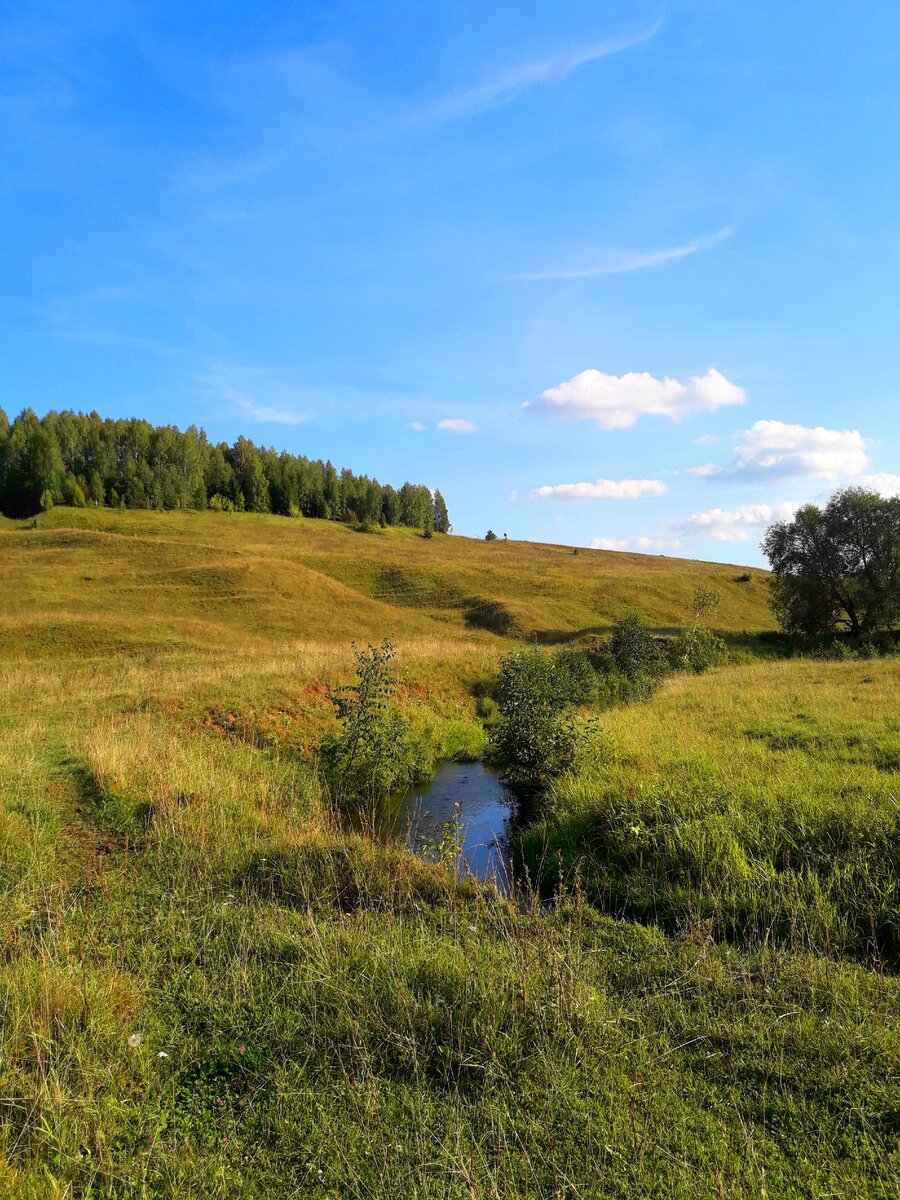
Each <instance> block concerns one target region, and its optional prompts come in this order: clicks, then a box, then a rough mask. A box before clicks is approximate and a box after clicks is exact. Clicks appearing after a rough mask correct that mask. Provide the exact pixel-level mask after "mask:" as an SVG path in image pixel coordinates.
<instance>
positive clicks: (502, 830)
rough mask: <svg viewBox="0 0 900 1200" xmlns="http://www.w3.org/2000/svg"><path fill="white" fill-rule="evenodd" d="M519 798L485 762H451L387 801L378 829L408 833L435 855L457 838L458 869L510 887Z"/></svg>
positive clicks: (417, 846) (416, 845)
mask: <svg viewBox="0 0 900 1200" xmlns="http://www.w3.org/2000/svg"><path fill="white" fill-rule="evenodd" d="M513 811H514V801H513V797H512V795H511V794H510V792H509V791H508V790H507V788H505V787H504V785H503V783H502V782H501V780H500V776H499V775H498V773H497V772H496V771H492V770H491V769H490V767H486V766H485V765H484V763H481V762H469V763H446V764H445V765H444V766H443V767H441V768H440V770H439V771H438V772H437V774H436V775H435V777H434V779H432V781H431V782H430V783H427V784H423V785H422V786H421V787H417V788H413V789H412V791H410V792H407V794H406V795H405V796H402V797H399V798H394V799H393V800H391V801H390V802H388V803H387V804H386V805H385V806H384V807H383V808H382V810H381V812H380V813H379V814H378V819H377V832H379V833H381V834H383V835H386V836H389V837H401V838H405V839H406V842H407V844H408V845H409V847H410V848H411V849H412V850H413V852H414V853H416V854H419V855H420V856H421V857H423V858H436V857H438V854H439V852H440V849H439V848H440V847H441V845H444V846H447V845H448V844H449V845H452V843H453V842H454V841H455V843H456V845H457V847H458V849H459V855H458V857H457V858H456V869H457V871H458V873H459V874H461V875H466V874H469V873H470V872H471V874H472V875H474V876H476V878H478V879H482V880H486V879H491V878H494V879H495V880H496V883H497V887H498V889H499V890H500V891H501V892H502V893H503V894H504V895H506V894H507V893H508V892H509V881H510V871H511V860H510V852H509V843H510V833H511V829H510V825H511V821H512V818H513Z"/></svg>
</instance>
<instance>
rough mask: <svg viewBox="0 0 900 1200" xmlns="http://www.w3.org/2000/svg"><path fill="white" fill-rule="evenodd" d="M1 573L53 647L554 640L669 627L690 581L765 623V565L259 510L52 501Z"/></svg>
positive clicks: (15, 633)
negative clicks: (369, 525)
mask: <svg viewBox="0 0 900 1200" xmlns="http://www.w3.org/2000/svg"><path fill="white" fill-rule="evenodd" d="M0 573H2V577H3V581H4V587H3V590H2V596H0V621H2V622H3V624H4V626H5V632H4V636H5V638H6V639H9V638H16V639H24V641H25V642H27V643H28V644H29V645H31V646H32V647H33V648H34V645H35V642H34V639H33V638H31V637H30V633H29V630H34V631H35V637H37V636H38V634H37V632H36V631H37V630H38V629H39V630H40V634H39V638H40V640H41V641H43V642H44V643H46V644H47V645H48V646H53V648H54V650H58V649H59V645H58V642H57V639H56V637H55V636H54V630H56V631H57V633H58V635H59V636H60V637H63V638H69V639H71V643H72V645H73V646H76V645H78V644H79V643H80V641H81V640H85V639H86V640H87V641H88V642H91V641H92V640H96V638H97V637H98V636H100V637H101V641H104V642H106V640H107V638H112V639H116V638H120V639H122V640H123V641H124V642H129V641H132V642H133V641H135V640H136V641H138V642H142V641H150V642H157V641H159V640H160V639H168V638H172V637H177V638H178V639H179V640H180V639H182V638H184V639H186V640H188V641H192V642H196V641H197V640H205V641H206V642H208V644H217V643H220V642H225V643H227V644H231V643H232V641H233V639H234V638H236V637H239V638H240V639H241V640H243V641H246V640H247V639H253V638H262V639H266V640H270V639H278V640H281V639H302V640H316V641H333V640H348V639H350V638H357V639H361V638H362V639H365V638H372V637H380V636H398V635H401V634H407V635H422V636H426V635H428V634H429V633H430V634H434V635H438V636H440V637H442V638H445V637H447V636H451V637H455V636H465V637H472V636H474V637H477V638H479V639H481V638H483V637H485V636H487V634H485V633H484V631H485V630H488V631H494V632H500V633H512V634H519V635H520V636H525V637H528V638H529V639H532V638H535V639H537V640H538V641H542V642H547V643H553V642H561V641H568V640H572V639H576V638H578V637H579V636H585V635H589V634H593V633H602V632H603V631H605V630H606V629H608V628H609V626H610V624H611V623H612V622H613V621H614V620H615V619H616V617H618V616H619V615H621V613H622V612H623V611H625V610H627V609H628V608H634V609H636V610H637V611H638V612H640V613H641V615H642V616H643V617H644V618H645V619H646V620H647V621H648V622H649V623H650V624H651V625H653V626H654V627H656V628H657V629H659V630H661V631H664V630H666V629H669V628H671V627H673V626H676V625H678V624H680V623H682V622H683V621H684V620H685V618H686V615H687V612H688V608H689V604H690V597H691V593H692V590H693V588H694V587H695V586H696V585H698V584H700V583H704V584H710V585H713V586H715V587H716V588H717V589H718V590H719V591H720V592H721V593H722V595H723V603H722V606H721V608H720V610H719V612H718V614H717V623H718V625H719V627H720V628H721V629H722V630H723V631H729V632H741V631H750V632H757V631H760V630H763V629H767V628H770V627H771V625H772V618H771V614H770V612H769V609H768V605H767V589H766V577H765V573H764V572H762V571H752V572H749V574H750V579H749V580H746V578H745V579H744V580H743V581H740V577H741V576H745V575H746V572H744V571H743V569H741V568H736V567H729V566H723V565H720V564H714V563H701V562H692V561H689V560H684V559H676V558H667V557H662V556H650V555H640V554H614V553H609V552H605V551H591V550H580V551H579V552H578V553H577V554H576V553H574V552H573V550H572V549H571V547H564V546H552V545H539V544H535V543H531V542H503V541H498V542H493V543H488V542H482V541H475V540H472V539H468V538H457V537H449V538H448V537H436V538H433V539H430V540H429V539H425V538H423V537H421V536H420V535H417V534H415V533H413V532H411V531H409V530H405V529H390V530H385V531H383V532H381V533H378V534H360V533H356V532H354V531H353V530H352V529H350V528H348V527H347V526H344V525H339V524H335V523H333V522H328V521H315V520H302V521H289V520H285V519H283V518H278V517H266V516H260V515H255V514H247V515H244V514H233V515H222V514H213V513H188V512H172V513H153V512H135V511H129V512H124V513H120V512H115V511H111V510H109V509H94V510H77V509H63V508H56V509H53V510H51V511H50V512H49V513H46V514H44V515H42V516H41V517H38V518H37V519H36V520H34V521H27V522H9V521H5V522H3V524H2V526H0ZM136 614H139V623H138V624H137V625H136V624H135V617H136ZM89 628H90V629H92V630H93V632H92V633H90V634H89V633H88V629H89ZM100 630H103V631H105V633H104V634H102V636H101V634H100V633H99V632H98V631H100Z"/></svg>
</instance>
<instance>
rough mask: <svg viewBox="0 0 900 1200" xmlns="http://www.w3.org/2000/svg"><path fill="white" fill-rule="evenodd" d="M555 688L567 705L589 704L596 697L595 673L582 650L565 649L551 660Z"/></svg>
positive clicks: (588, 658)
mask: <svg viewBox="0 0 900 1200" xmlns="http://www.w3.org/2000/svg"><path fill="white" fill-rule="evenodd" d="M553 671H554V676H555V679H556V687H557V690H558V692H559V695H560V697H561V698H563V699H564V700H565V702H566V703H567V704H589V703H590V702H591V701H592V700H594V699H596V696H597V672H596V671H595V670H594V668H593V666H592V665H591V660H590V657H589V656H588V655H587V654H585V652H584V651H583V650H573V649H572V648H571V647H568V646H567V647H565V648H564V649H563V650H559V651H558V652H557V653H556V655H555V657H554V659H553Z"/></svg>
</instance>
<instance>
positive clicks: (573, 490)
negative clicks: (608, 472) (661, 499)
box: [529, 479, 669, 500]
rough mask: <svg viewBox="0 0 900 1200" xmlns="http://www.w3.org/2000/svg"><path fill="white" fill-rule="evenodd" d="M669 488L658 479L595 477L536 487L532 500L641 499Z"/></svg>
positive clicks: (662, 492) (662, 493) (661, 493)
mask: <svg viewBox="0 0 900 1200" xmlns="http://www.w3.org/2000/svg"><path fill="white" fill-rule="evenodd" d="M668 490H669V489H668V488H667V487H666V485H665V484H664V483H662V482H660V480H658V479H595V480H594V482H593V483H556V484H551V485H547V486H545V487H539V488H534V489H533V490H532V491H531V492H530V493H529V495H530V497H531V499H532V500H639V499H640V498H641V497H642V496H664V495H665V494H666V492H667V491H668Z"/></svg>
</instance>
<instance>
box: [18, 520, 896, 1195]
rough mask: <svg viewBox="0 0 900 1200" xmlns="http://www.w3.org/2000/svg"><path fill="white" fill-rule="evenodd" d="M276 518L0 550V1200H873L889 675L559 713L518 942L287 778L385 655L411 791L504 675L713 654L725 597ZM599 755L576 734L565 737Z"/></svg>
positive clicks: (522, 551)
mask: <svg viewBox="0 0 900 1200" xmlns="http://www.w3.org/2000/svg"><path fill="white" fill-rule="evenodd" d="M742 574H744V572H743V570H742V569H740V568H730V567H722V566H716V565H712V564H704V563H691V562H684V561H681V560H677V559H666V558H655V557H642V556H632V555H617V554H606V553H602V552H589V551H580V552H579V553H578V554H577V555H574V554H573V553H572V552H571V550H567V549H565V548H562V547H554V546H536V545H531V544H527V543H507V544H504V543H502V542H500V543H492V544H486V543H482V542H475V541H468V540H465V539H461V538H434V539H431V540H426V539H423V538H421V537H417V536H415V535H413V534H411V533H409V532H407V531H403V530H390V531H387V532H386V533H383V534H372V535H364V534H358V533H354V532H353V531H351V530H350V529H347V528H345V527H341V526H336V525H332V524H327V523H322V522H316V521H311V520H310V521H307V520H303V521H290V520H287V519H283V518H268V517H262V516H238V515H234V516H231V515H227V516H226V515H214V514H196V513H169V514H152V513H138V512H125V513H118V512H107V511H102V510H89V511H76V510H65V509H55V510H52V511H51V512H49V513H47V514H45V515H44V516H42V517H39V518H38V519H37V520H36V521H35V522H34V523H32V522H31V521H29V522H24V523H15V522H9V521H0V1196H2V1197H6V1196H9V1197H11V1198H12V1197H15V1198H16V1200H19V1198H21V1200H74V1198H75V1197H78V1198H79V1200H126V1198H131V1197H141V1198H155V1197H166V1198H172V1200H176V1198H177V1200H185V1198H187V1200H201V1198H202V1200H206V1198H210V1200H226V1198H227V1200H231V1198H233V1197H247V1198H250V1200H267V1198H268V1197H271V1196H282V1195H284V1196H303V1197H307V1196H309V1197H315V1198H321V1200H335V1198H337V1197H340V1198H341V1200H374V1198H380V1197H397V1196H402V1197H410V1198H417V1200H513V1198H515V1200H520V1198H523V1197H525V1198H529V1200H546V1198H548V1197H553V1198H554V1200H555V1198H557V1197H559V1198H563V1197H565V1198H566V1200H595V1198H598V1197H604V1200H605V1198H606V1197H611V1198H616V1200H634V1198H636V1197H637V1198H643V1197H647V1198H650V1197H653V1198H657V1197H666V1198H667V1200H669V1198H671V1200H680V1198H684V1200H687V1198H690V1200H694V1198H695V1197H709V1200H722V1198H723V1197H724V1198H728V1200H737V1198H743V1197H747V1198H750V1197H753V1198H755V1197H760V1196H768V1197H772V1198H775V1197H791V1198H792V1200H793V1198H795V1197H804V1198H809V1200H814V1198H818V1197H821V1196H825V1195H828V1196H835V1197H846V1198H848V1200H849V1198H850V1197H852V1198H853V1200H861V1198H868V1197H871V1198H872V1200H875V1198H878V1200H886V1198H887V1197H889V1196H895V1195H898V1194H900V1109H898V1104H897V1097H898V1095H900V1068H898V1064H900V986H898V983H900V977H898V974H897V965H898V961H900V959H898V956H897V950H898V947H900V915H898V914H900V900H898V879H900V862H898V860H897V846H898V845H900V815H898V811H897V806H896V797H897V796H898V794H900V722H898V720H897V712H898V711H900V663H898V661H897V660H896V659H872V660H866V661H856V660H855V661H853V662H851V663H841V662H820V661H815V662H811V661H786V660H785V661H780V662H777V663H774V664H773V663H768V662H767V663H749V664H746V665H742V666H731V667H728V668H725V669H720V670H717V671H715V672H713V673H711V674H710V675H707V676H704V677H703V678H701V679H698V678H696V677H693V676H679V677H676V678H674V679H671V680H669V681H668V682H667V683H666V684H665V686H664V687H663V688H662V690H661V691H660V693H659V694H658V695H657V696H656V697H655V698H654V699H653V700H651V701H648V702H646V703H639V704H635V705H633V706H631V707H628V708H619V709H616V710H613V711H610V712H606V713H602V714H600V715H599V718H596V715H595V714H585V715H591V716H592V717H594V718H595V719H593V720H592V721H591V722H590V724H589V725H588V726H586V727H587V728H588V729H589V730H590V731H591V732H590V736H588V734H587V733H585V740H584V742H583V745H582V746H581V749H580V751H579V759H578V763H577V766H576V769H575V770H574V771H572V772H571V773H569V774H568V775H567V776H565V777H564V778H562V779H561V780H560V781H558V783H557V784H556V785H555V786H554V788H553V789H552V790H551V792H550V794H548V795H547V796H546V797H544V798H543V800H542V801H541V803H540V806H539V809H538V811H537V812H536V813H535V814H534V815H535V817H536V818H537V819H536V821H535V823H534V825H533V826H532V829H531V833H530V835H529V836H528V838H526V840H525V843H524V848H523V852H524V854H525V855H526V857H527V859H528V861H529V863H530V864H531V865H532V866H533V867H534V868H535V869H536V870H538V871H540V872H543V874H544V876H545V878H546V877H551V878H552V877H555V878H558V879H559V880H560V881H563V882H564V884H565V887H564V888H563V890H562V891H560V893H559V894H558V896H557V899H556V901H555V903H554V904H552V905H551V906H550V907H549V908H548V909H544V910H541V909H540V907H539V906H538V905H537V902H536V901H535V903H534V904H532V905H531V906H530V907H529V908H527V909H526V910H524V911H521V910H520V909H519V908H518V907H517V906H515V905H513V904H511V903H509V902H508V901H505V900H504V899H502V898H501V897H500V896H499V895H497V893H496V892H495V891H493V890H492V889H491V888H483V887H478V886H475V885H473V884H472V883H470V882H468V881H457V880H455V879H454V878H452V876H451V875H450V874H449V872H447V871H445V870H444V869H443V868H442V867H441V866H439V865H433V864H429V863H424V862H419V861H418V860H416V859H414V858H413V857H412V856H411V855H409V854H408V853H406V852H405V851H404V850H403V849H402V847H396V846H385V845H380V844H377V843H375V842H373V841H372V840H370V839H368V838H366V837H363V836H361V835H359V834H358V833H351V832H348V831H347V830H346V829H345V828H344V826H343V825H342V823H341V821H340V820H339V814H336V813H335V811H334V809H333V807H332V801H331V797H330V796H329V795H328V793H327V790H326V788H325V786H324V784H323V781H322V776H321V773H320V771H319V769H318V765H319V759H318V755H319V751H320V748H321V746H322V742H323V739H324V738H325V737H327V735H328V734H329V732H331V731H332V730H333V729H334V725H335V720H334V715H333V711H332V706H331V704H330V703H329V700H328V690H329V688H331V687H333V686H334V685H335V684H339V683H342V682H345V681H346V680H347V679H348V676H349V673H350V668H351V665H352V658H351V652H350V641H351V639H356V640H358V641H365V640H368V639H371V640H379V639H381V638H382V637H384V636H391V637H392V638H393V639H394V640H395V642H396V645H397V649H398V656H397V659H396V666H397V669H398V674H399V677H400V686H399V689H398V696H397V701H398V704H399V705H400V706H401V707H402V711H403V713H404V714H405V716H406V717H407V719H408V721H409V723H410V728H411V729H412V730H413V732H414V734H415V737H416V739H417V746H418V747H419V750H420V752H421V754H422V756H423V761H426V762H428V763H432V762H434V761H435V760H437V759H439V758H440V757H442V756H445V755H448V754H453V753H456V754H469V755H472V754H478V753H480V752H481V751H482V750H483V748H484V744H485V731H484V729H483V727H482V723H481V721H480V719H479V717H478V715H477V712H478V709H477V703H478V697H479V696H481V695H482V693H483V692H484V691H485V690H487V689H489V687H490V684H491V681H492V680H493V678H494V677H495V674H496V670H497V661H498V658H499V656H500V655H501V654H502V653H504V652H505V650H507V649H508V648H509V647H510V646H512V645H515V644H517V643H516V642H515V641H514V640H513V639H512V637H511V636H509V634H508V635H507V636H498V635H497V634H496V633H494V632H491V631H490V630H489V629H485V628H483V627H481V626H483V625H485V624H490V623H494V624H496V623H497V621H498V614H499V618H500V619H501V622H500V623H501V624H505V625H506V627H507V628H508V630H509V632H510V633H511V632H516V631H517V632H518V633H519V634H521V635H522V636H527V637H537V638H538V640H541V641H543V642H545V643H548V644H551V645H552V644H554V643H559V642H561V641H565V640H568V639H574V640H576V641H577V640H578V639H579V638H589V637H591V636H592V635H593V634H594V633H595V632H596V631H598V630H603V629H605V628H607V627H608V626H609V624H610V623H611V622H612V621H613V620H614V619H615V618H616V617H617V616H618V615H620V613H621V612H623V611H624V610H625V609H627V608H630V607H633V608H635V609H637V610H638V611H639V612H641V613H642V614H643V615H645V617H647V618H648V619H649V620H650V621H651V622H652V624H654V625H655V626H656V627H657V628H659V629H666V628H669V627H671V626H672V625H674V624H676V623H678V622H680V621H681V620H683V619H684V616H685V610H686V608H687V604H688V602H689V599H690V595H691V591H692V589H693V587H694V586H695V584H696V583H699V582H703V583H712V584H714V585H715V586H716V587H717V588H719V590H720V591H721V592H722V593H723V594H724V596H725V600H724V602H723V605H722V608H721V610H720V613H719V614H718V616H717V622H718V623H719V624H720V625H721V627H722V629H723V630H724V631H727V632H732V633H740V632H741V631H743V630H748V631H757V630H764V629H766V628H768V627H769V626H770V624H771V621H770V617H769V614H768V611H767V608H766V604H765V594H766V587H765V577H764V575H763V574H762V573H761V572H757V571H752V572H751V573H750V574H751V580H750V581H749V582H740V583H739V582H736V578H737V577H738V576H740V575H742ZM598 724H599V729H597V728H596V726H597V725H598Z"/></svg>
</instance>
